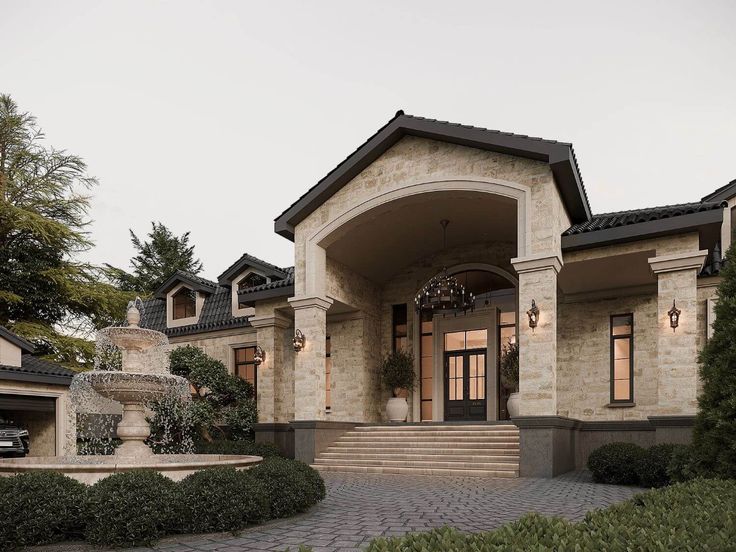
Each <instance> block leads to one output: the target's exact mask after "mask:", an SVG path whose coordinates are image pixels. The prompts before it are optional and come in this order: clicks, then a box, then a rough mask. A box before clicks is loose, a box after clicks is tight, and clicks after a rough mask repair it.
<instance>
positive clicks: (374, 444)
mask: <svg viewBox="0 0 736 552" xmlns="http://www.w3.org/2000/svg"><path fill="white" fill-rule="evenodd" d="M333 446H336V447H353V448H431V449H458V448H460V449H496V448H498V449H518V448H519V443H510V442H505V443H488V442H480V443H477V442H471V443H454V442H452V441H440V442H436V443H434V442H427V441H411V442H408V443H402V442H401V441H336V442H335V444H334V445H333Z"/></svg>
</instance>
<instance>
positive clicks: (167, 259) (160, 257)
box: [107, 222, 202, 294]
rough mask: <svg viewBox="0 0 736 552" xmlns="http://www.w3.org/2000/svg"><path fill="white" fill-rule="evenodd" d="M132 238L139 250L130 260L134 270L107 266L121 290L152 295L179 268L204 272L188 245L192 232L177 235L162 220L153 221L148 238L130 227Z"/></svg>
mask: <svg viewBox="0 0 736 552" xmlns="http://www.w3.org/2000/svg"><path fill="white" fill-rule="evenodd" d="M130 241H131V242H132V243H133V247H134V248H135V250H136V251H137V253H136V255H135V256H134V257H133V259H132V260H131V262H130V264H131V265H132V267H133V272H132V273H128V272H126V271H125V270H123V269H121V268H115V267H112V266H110V265H107V267H108V269H109V270H110V271H111V273H112V274H113V275H114V277H115V280H116V281H117V282H118V284H119V286H120V287H121V289H126V290H130V291H137V292H140V293H144V294H151V293H153V292H154V291H156V290H157V289H158V288H159V287H160V286H161V284H163V283H164V282H165V281H166V279H167V278H168V277H169V276H171V275H172V274H173V273H174V272H175V271H177V270H183V271H185V272H189V273H191V274H199V273H200V272H201V271H202V262H201V261H200V260H199V259H198V258H196V257H195V256H194V246H193V245H189V232H185V233H184V234H182V235H181V236H176V235H175V234H174V233H173V232H172V231H171V230H169V229H168V228H167V227H166V226H165V225H163V224H162V223H160V222H152V223H151V231H150V232H149V233H148V236H147V239H146V240H141V239H140V238H139V237H138V236H137V235H136V234H135V233H134V232H133V231H132V230H130Z"/></svg>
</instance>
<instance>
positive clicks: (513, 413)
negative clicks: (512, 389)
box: [506, 391, 519, 418]
mask: <svg viewBox="0 0 736 552" xmlns="http://www.w3.org/2000/svg"><path fill="white" fill-rule="evenodd" d="M506 411H507V412H508V413H509V418H516V417H517V416H518V415H519V393H518V391H517V392H516V393H511V394H510V395H509V399H508V401H507V402H506Z"/></svg>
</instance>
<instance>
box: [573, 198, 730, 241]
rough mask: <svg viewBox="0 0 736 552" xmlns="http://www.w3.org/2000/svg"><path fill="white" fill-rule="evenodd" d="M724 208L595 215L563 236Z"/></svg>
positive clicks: (703, 205)
mask: <svg viewBox="0 0 736 552" xmlns="http://www.w3.org/2000/svg"><path fill="white" fill-rule="evenodd" d="M722 208H723V204H722V203H720V202H698V203H682V204H679V205H664V206H662V207H649V208H646V209H634V210H631V211H619V212H616V213H603V214H600V215H593V217H592V218H591V219H590V220H589V221H586V222H581V223H578V224H573V225H572V226H571V227H570V228H568V229H567V230H565V231H564V232H563V233H562V235H563V236H572V235H574V234H583V233H586V232H595V231H598V230H608V229H610V228H616V227H618V226H627V225H629V224H637V223H640V222H649V221H653V220H661V219H666V218H672V217H677V216H680V215H689V214H692V213H700V212H703V211H710V210H714V209H722Z"/></svg>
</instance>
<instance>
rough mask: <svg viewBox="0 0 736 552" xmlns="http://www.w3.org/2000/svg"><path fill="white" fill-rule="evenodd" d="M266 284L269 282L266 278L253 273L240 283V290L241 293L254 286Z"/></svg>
mask: <svg viewBox="0 0 736 552" xmlns="http://www.w3.org/2000/svg"><path fill="white" fill-rule="evenodd" d="M266 282H267V280H266V277H265V276H261V275H260V274H256V273H255V272H251V273H250V274H248V275H247V276H246V277H245V278H243V279H242V280H240V282H238V290H239V291H240V290H243V289H246V288H250V287H253V286H260V285H261V284H265V283H266Z"/></svg>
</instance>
